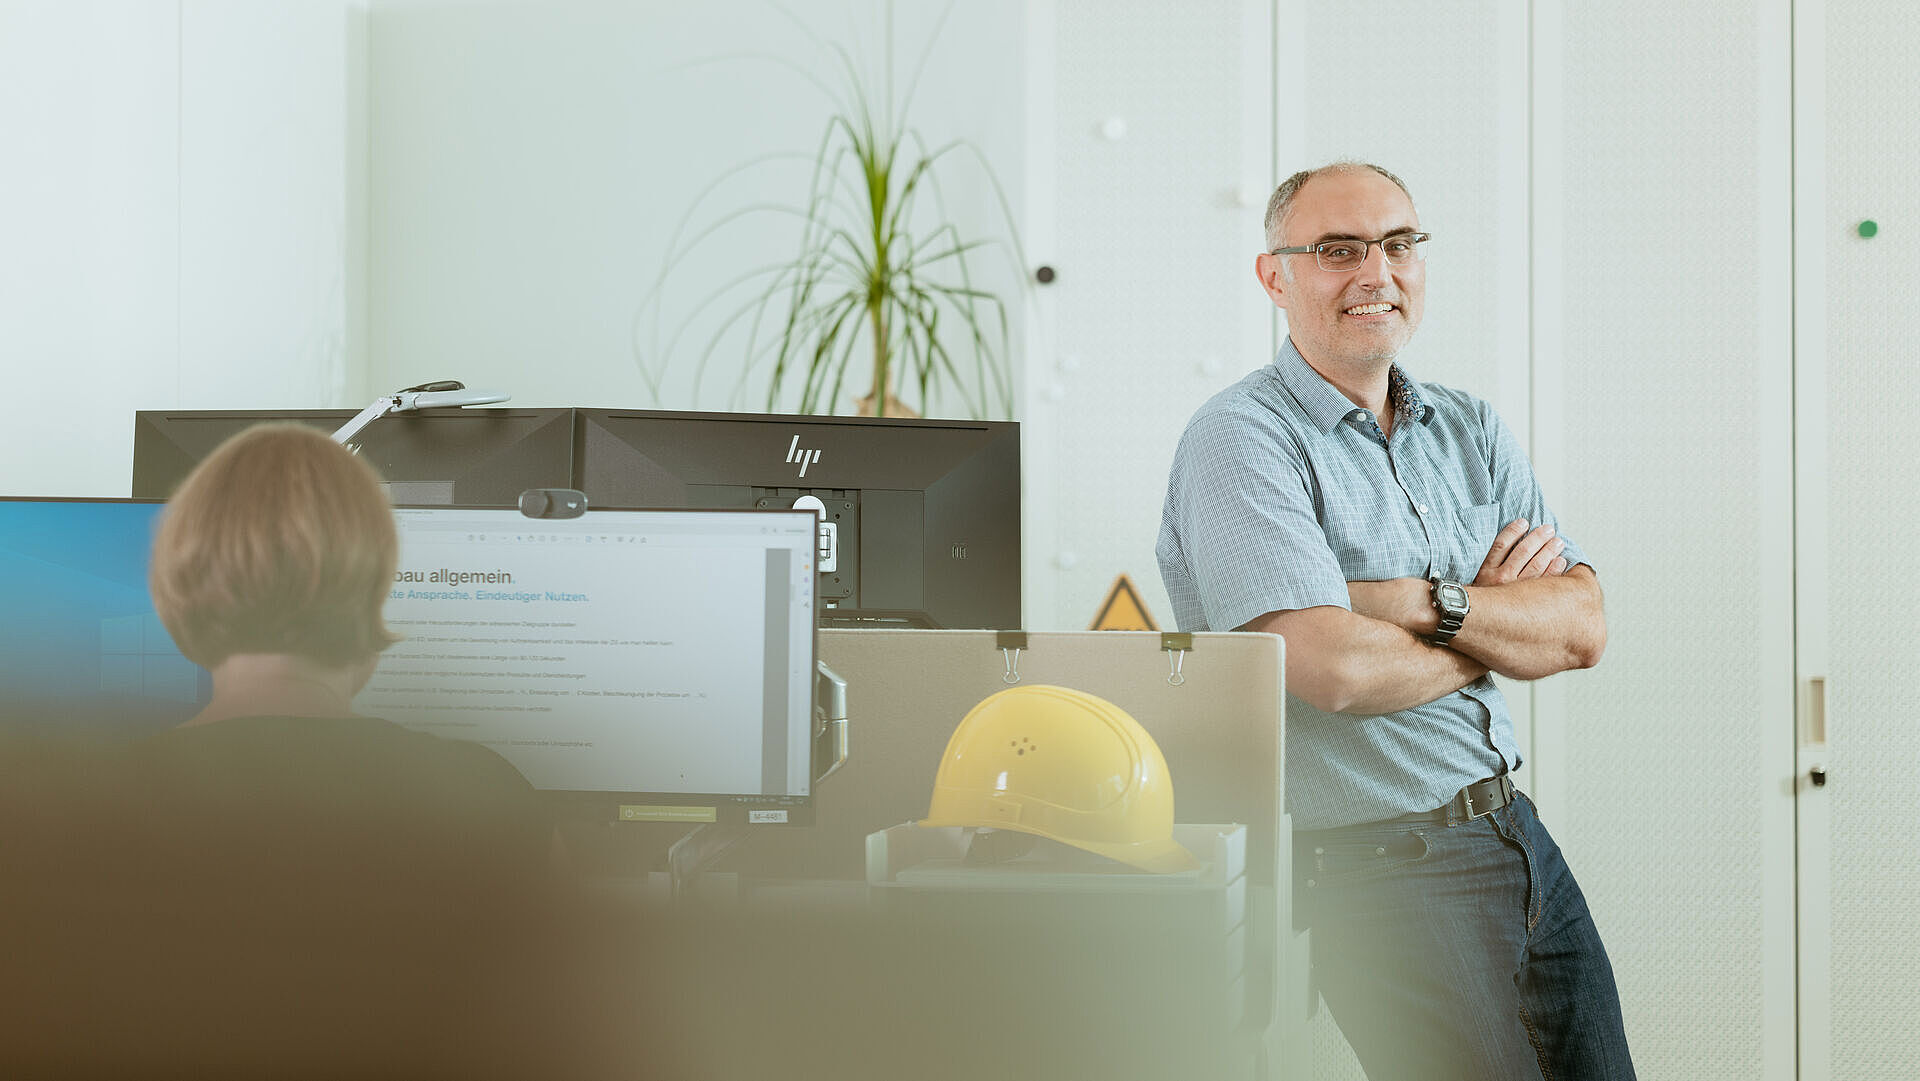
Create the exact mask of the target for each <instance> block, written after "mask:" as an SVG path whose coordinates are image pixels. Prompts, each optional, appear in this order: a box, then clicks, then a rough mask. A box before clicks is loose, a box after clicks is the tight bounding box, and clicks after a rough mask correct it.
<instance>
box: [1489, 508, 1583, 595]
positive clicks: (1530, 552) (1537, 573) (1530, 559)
mask: <svg viewBox="0 0 1920 1081" xmlns="http://www.w3.org/2000/svg"><path fill="white" fill-rule="evenodd" d="M1553 534H1554V530H1553V527H1552V526H1551V525H1542V526H1535V527H1534V528H1533V530H1532V531H1531V532H1529V531H1528V529H1527V520H1526V519H1525V518H1515V519H1514V520H1513V521H1511V522H1508V523H1507V525H1506V528H1504V529H1502V530H1501V531H1500V533H1499V535H1498V536H1496V537H1494V538H1493V547H1491V548H1489V549H1487V558H1485V559H1483V560H1481V561H1480V573H1479V574H1476V575H1474V576H1473V581H1471V582H1469V583H1467V584H1468V585H1475V586H1503V585H1506V584H1507V583H1508V582H1524V581H1526V580H1528V579H1530V578H1540V577H1543V576H1546V575H1549V574H1564V573H1566V570H1567V561H1566V560H1565V559H1564V558H1562V557H1561V555H1560V553H1561V551H1562V550H1563V549H1565V548H1566V546H1567V542H1566V541H1563V540H1561V539H1560V538H1559V537H1556V536H1554V535H1553Z"/></svg>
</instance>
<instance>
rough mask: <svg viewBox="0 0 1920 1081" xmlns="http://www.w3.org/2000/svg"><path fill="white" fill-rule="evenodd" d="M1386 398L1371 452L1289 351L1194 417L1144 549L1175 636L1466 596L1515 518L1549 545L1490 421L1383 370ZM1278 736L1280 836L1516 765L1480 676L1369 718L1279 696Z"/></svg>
mask: <svg viewBox="0 0 1920 1081" xmlns="http://www.w3.org/2000/svg"><path fill="white" fill-rule="evenodd" d="M1392 386H1393V390H1394V393H1393V394H1392V398H1393V400H1394V402H1395V405H1396V412H1395V417H1396V423H1395V424H1394V426H1393V436H1392V438H1391V439H1390V440H1389V441H1388V442H1387V443H1386V444H1385V445H1382V443H1381V442H1380V433H1379V428H1378V425H1377V423H1376V422H1375V420H1374V418H1373V417H1372V415H1371V414H1370V413H1368V412H1367V411H1366V410H1363V409H1360V408H1358V407H1356V406H1355V405H1354V404H1353V403H1352V402H1350V401H1348V400H1347V398H1346V396H1345V395H1343V394H1341V393H1340V392H1339V391H1338V390H1335V389H1334V388H1333V386H1332V385H1331V384H1329V383H1328V382H1327V381H1326V380H1324V379H1322V378H1321V377H1320V375H1319V373H1317V372H1315V371H1314V370H1313V369H1312V368H1311V367H1309V366H1308V365H1307V362H1306V361H1305V360H1302V359H1301V357H1300V354H1299V352H1298V351H1296V350H1295V349H1294V346H1293V342H1292V341H1288V342H1287V343H1286V344H1284V345H1283V346H1281V349H1280V355H1279V356H1278V357H1276V358H1275V359H1274V362H1273V363H1272V364H1270V365H1268V366H1267V367H1264V368H1261V369H1260V370H1258V371H1256V372H1253V373H1251V374H1250V375H1248V376H1247V377H1246V378H1245V379H1242V380H1241V381H1240V382H1238V383H1236V384H1234V385H1233V386H1231V387H1228V388H1227V389H1226V390H1223V391H1221V392H1220V393H1219V394H1216V395H1214V397H1213V398H1212V399H1211V400H1209V401H1208V402H1207V404H1205V405H1203V406H1201V407H1200V411H1199V412H1197V413H1195V414H1194V417H1193V420H1192V421H1191V422H1189V423H1188V425H1187V430H1186V433H1185V434H1184V435H1182V436H1181V438H1180V446H1179V449H1178V450H1177V451H1175V453H1174V458H1173V472H1172V475H1171V476H1170V477H1169V478H1168V481H1167V501H1166V507H1165V510H1164V511H1163V513H1162V517H1161V521H1160V541H1159V544H1158V546H1157V552H1158V555H1159V559H1160V575H1161V577H1162V578H1163V579H1164V580H1165V582H1166V586H1167V593H1168V594H1169V596H1170V597H1171V598H1172V600H1173V610H1174V616H1175V618H1176V619H1177V620H1178V621H1179V624H1180V629H1181V630H1185V631H1206V630H1222V631H1225V630H1232V629H1234V628H1236V627H1240V626H1243V625H1245V624H1246V623H1248V622H1250V621H1251V620H1254V619H1256V618H1258V617H1260V616H1262V615H1265V614H1266V613H1268V612H1278V611H1292V610H1295V609H1300V608H1312V607H1316V606H1319V605H1333V606H1335V607H1339V608H1350V607H1351V605H1350V603H1349V601H1348V598H1347V583H1348V582H1349V581H1375V580H1380V579H1387V578H1428V577H1432V576H1434V575H1443V576H1446V577H1450V578H1455V579H1458V580H1459V581H1462V582H1471V581H1472V580H1473V577H1474V575H1476V574H1477V573H1479V570H1480V563H1481V561H1482V560H1483V559H1485V558H1486V555H1487V549H1488V548H1489V547H1491V546H1492V544H1493V537H1494V534H1495V533H1498V532H1499V531H1500V527H1501V526H1503V525H1505V524H1506V523H1508V522H1510V521H1512V520H1513V519H1515V518H1525V519H1526V520H1527V521H1528V522H1529V523H1531V524H1532V525H1536V526H1537V525H1540V524H1542V523H1547V522H1553V523H1554V524H1555V527H1556V528H1558V522H1557V521H1556V520H1555V519H1554V517H1553V514H1552V512H1551V511H1549V510H1548V509H1547V506H1546V500H1545V499H1544V498H1543V497H1542V495H1541V493H1540V485H1539V482H1538V481H1537V480H1536V479H1535V478H1534V475H1533V466H1532V464H1531V463H1529V462H1528V461H1527V456H1526V453H1525V452H1524V451H1522V450H1521V449H1520V445H1519V443H1518V442H1517V441H1515V439H1514V438H1513V433H1512V432H1510V431H1508V430H1507V426H1506V424H1505V423H1503V422H1502V421H1501V420H1500V418H1499V416H1498V415H1497V414H1495V413H1494V411H1493V409H1492V407H1490V406H1489V405H1487V403H1485V402H1483V401H1481V400H1480V399H1478V398H1475V397H1473V396H1472V395H1470V394H1465V393H1462V392H1460V391H1457V390H1453V389H1451V388H1448V387H1442V386H1437V385H1435V384H1431V383H1426V384H1422V383H1416V382H1415V381H1414V380H1413V379H1412V377H1411V376H1408V375H1406V373H1405V372H1403V371H1402V370H1400V369H1399V368H1398V367H1397V366H1396V367H1395V368H1394V371H1393V375H1392ZM1562 538H1563V539H1565V537H1564V534H1562ZM1562 554H1563V555H1565V556H1566V559H1567V564H1568V565H1569V566H1572V565H1573V564H1575V563H1584V562H1586V558H1585V556H1584V555H1583V554H1582V553H1581V551H1580V549H1579V547H1578V546H1577V545H1575V544H1574V543H1573V541H1572V540H1567V545H1566V549H1565V551H1564V552H1563V553H1562ZM1468 619H1469V620H1471V619H1472V617H1471V616H1469V617H1468ZM1286 724H1287V746H1286V751H1287V758H1286V772H1287V791H1286V803H1287V809H1288V811H1289V812H1291V814H1292V815H1293V827H1294V828H1295V829H1326V828H1330V827H1333V826H1344V825H1351V824H1354V823H1358V822H1372V821H1376V820H1379V819H1383V818H1392V817H1395V816H1397V815H1402V814H1407V813H1409V812H1412V811H1426V810H1431V809H1433V808H1435V807H1438V806H1440V805H1441V804H1443V803H1445V802H1446V801H1447V800H1448V799H1450V798H1452V796H1453V795H1454V793H1456V792H1458V791H1459V790H1460V789H1461V788H1462V787H1464V786H1466V785H1468V784H1471V783H1473V782H1474V781H1478V780H1480V779H1481V778H1483V777H1489V776H1492V775H1494V774H1496V773H1499V772H1502V771H1503V770H1511V769H1515V768H1518V767H1519V765H1520V750H1519V745H1518V743H1517V741H1516V739H1515V737H1514V731H1513V719H1512V717H1511V716H1510V715H1509V714H1508V712H1507V703H1506V699H1505V698H1504V697H1502V696H1501V694H1500V689H1499V688H1498V687H1496V686H1494V683H1493V680H1491V679H1489V678H1487V677H1484V676H1483V677H1481V678H1480V679H1479V680H1477V681H1475V682H1474V683H1472V684H1469V685H1468V686H1466V687H1464V688H1462V689H1460V690H1458V691H1455V692H1454V693H1452V694H1449V695H1447V696H1445V697H1443V698H1440V699H1437V700H1435V701H1433V702H1429V703H1427V704H1426V705H1423V706H1417V707H1415V708H1413V709H1408V710H1402V711H1400V712H1398V713H1390V714H1387V715H1386V716H1384V717H1358V716H1353V715H1350V714H1332V713H1322V712H1320V711H1319V710H1316V709H1314V708H1313V707H1312V706H1309V705H1307V704H1306V703H1305V702H1302V701H1301V700H1299V699H1298V698H1295V697H1293V696H1291V695H1289V696H1288V697H1287V718H1286Z"/></svg>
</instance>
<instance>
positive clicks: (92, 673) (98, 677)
mask: <svg viewBox="0 0 1920 1081" xmlns="http://www.w3.org/2000/svg"><path fill="white" fill-rule="evenodd" d="M159 512H160V504H158V503H155V502H143V501H138V500H127V499H14V498H0V590H4V591H5V595H6V598H7V601H6V604H5V605H4V606H0V687H4V688H5V695H4V700H3V701H0V714H3V716H4V720H3V721H0V728H3V729H5V734H6V735H8V736H15V737H17V736H20V735H21V734H23V733H28V734H45V735H57V736H59V737H61V738H69V737H76V736H77V737H87V738H99V739H104V740H118V739H124V738H128V737H132V736H139V735H143V734H146V733H151V732H158V731H160V730H162V729H166V728H171V727H172V726H174V725H176V724H179V723H180V722H181V721H184V720H186V719H187V718H189V717H191V716H193V715H194V714H195V713H198V712H199V711H200V709H201V707H202V706H204V705H205V704H206V702H207V698H208V696H209V694H210V693H211V692H212V684H211V682H210V681H209V679H208V676H207V673H206V672H205V671H204V670H203V669H201V668H200V667H199V666H198V665H196V664H194V663H193V662H192V661H189V660H187V659H186V658H185V657H183V656H181V655H180V651H179V650H178V649H175V648H174V645H173V639H171V638H170V637H168V635H167V632H166V629H165V628H164V627H162V626H161V625H160V620H159V618H158V617H156V616H155V615H154V614H153V603H152V601H151V600H149V599H148V596H147V557H148V553H149V551H150V549H151V548H152V544H153V530H154V526H155V524H156V522H157V519H158V517H159Z"/></svg>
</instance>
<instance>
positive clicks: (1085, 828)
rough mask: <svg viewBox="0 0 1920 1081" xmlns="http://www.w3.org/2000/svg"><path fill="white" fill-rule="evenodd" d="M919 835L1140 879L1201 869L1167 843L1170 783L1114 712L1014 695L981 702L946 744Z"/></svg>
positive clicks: (1151, 749)
mask: <svg viewBox="0 0 1920 1081" xmlns="http://www.w3.org/2000/svg"><path fill="white" fill-rule="evenodd" d="M920 825H922V826H971V827H981V828H989V829H1006V830H1018V831H1019V832H1021V833H1030V834H1033V835H1035V836H1038V837H1045V838H1047V839H1048V840H1052V841H1059V842H1061V843H1063V844H1069V845H1072V846H1074V847H1075V848H1080V849H1085V850H1086V851H1088V852H1093V853H1095V854H1097V855H1101V856H1106V857H1109V858H1111V859H1116V860H1119V861H1120V862H1122V863H1126V864H1130V865H1132V866H1134V867H1138V868H1140V869H1141V870H1143V871H1155V872H1168V871H1192V870H1197V869H1199V867H1200V866H1201V864H1200V861H1199V860H1196V859H1194V858H1193V853H1191V852H1188V851H1187V850H1186V849H1185V848H1182V847H1181V846H1180V845H1178V844H1176V843H1174V840H1173V780H1172V778H1170V777H1169V776H1168V775H1167V760H1166V759H1165V758H1163V757H1161V755H1160V748H1159V747H1158V746H1157V745H1156V744H1155V743H1154V742H1153V737H1152V736H1149V735H1147V730H1146V729H1144V728H1141V727H1140V722H1138V721H1136V720H1134V719H1133V718H1132V717H1130V716H1128V715H1127V712H1126V711H1125V710H1123V709H1121V708H1120V707H1119V706H1116V705H1114V704H1113V703H1112V702H1109V701H1107V700H1106V699H1104V698H1096V697H1094V696H1093V695H1090V694H1087V693H1085V692H1083V691H1076V690H1071V689H1069V688H1066V687H1049V686H1046V685H1044V684H1034V685H1023V686H1019V687H1014V688H1011V689H1009V690H1004V691H1001V692H1000V693H998V694H995V695H991V696H989V697H987V698H986V699H984V700H982V701H981V702H980V704H979V705H977V706H975V707H973V709H972V710H971V711H969V712H968V713H967V715H966V716H965V717H964V718H962V719H961V721H960V726H959V727H958V728H956V729H954V732H953V738H952V739H951V740H948V741H947V752H946V754H945V755H944V756H943V757H942V758H941V759H940V771H939V773H938V774H936V775H935V777H934V780H933V801H932V805H931V806H930V807H929V808H928V810H927V817H926V818H923V819H921V820H920Z"/></svg>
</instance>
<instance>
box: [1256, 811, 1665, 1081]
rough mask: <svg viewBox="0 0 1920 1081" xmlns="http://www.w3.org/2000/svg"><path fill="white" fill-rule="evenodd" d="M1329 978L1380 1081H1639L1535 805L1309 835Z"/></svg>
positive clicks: (1311, 913)
mask: <svg viewBox="0 0 1920 1081" xmlns="http://www.w3.org/2000/svg"><path fill="white" fill-rule="evenodd" d="M1293 867H1294V911H1295V912H1296V913H1299V914H1300V917H1301V920H1302V922H1303V923H1305V924H1306V925H1308V926H1310V927H1312V929H1313V963H1314V977H1315V980H1316V982H1317V984H1318V985H1319V989H1320V994H1321V997H1322V998H1323V999H1324V1000H1325V1001H1326V1004H1327V1007H1328V1008H1329V1009H1331V1010H1332V1011H1333V1018H1334V1020H1335V1021H1337V1022H1339V1024H1340V1031H1341V1032H1342V1033H1343V1034H1345V1035H1346V1037H1347V1042H1348V1043H1349V1044H1352V1045H1353V1050H1354V1054H1355V1055H1357V1056H1358V1057H1359V1059H1360V1064H1361V1065H1362V1066H1363V1067H1365V1068H1366V1071H1367V1077H1368V1078H1370V1079H1371V1081H1399V1079H1408V1081H1443V1079H1452V1078H1459V1079H1462V1081H1520V1079H1527V1081H1532V1079H1544V1081H1631V1079H1632V1078H1633V1076H1634V1072H1633V1059H1632V1057H1631V1055H1630V1054H1629V1053H1628V1049H1627V1038H1626V1032H1625V1030H1624V1028H1623V1027H1622V1025H1621V1020H1620V996H1619V992H1618V991H1617V990H1616V989H1615V987H1614V982H1613V967H1612V965H1610V964H1609V963H1608V962H1607V951H1606V948H1605V947H1604V946H1602V945H1601V943H1600V935H1599V932H1598V931H1596V930H1595V929H1594V926H1593V917H1592V916H1591V915H1590V914H1589V913H1588V911H1587V902H1586V899H1585V898H1584V897H1583V896H1581V893H1580V887H1579V885H1578V884H1577V883H1575V882H1574V880H1573V873H1572V872H1571V871H1569V870H1568V869H1567V865H1566V861H1564V860H1563V859H1561V857H1560V847H1559V846H1558V845H1556V844H1554V842H1553V838H1552V837H1551V836H1549V835H1548V833H1547V828H1546V826H1544V825H1542V824H1541V822H1540V820H1539V818H1538V817H1536V815H1535V811H1534V806H1533V801H1531V800H1529V799H1527V798H1526V797H1525V796H1524V795H1517V794H1516V796H1515V798H1514V800H1513V802H1512V803H1509V804H1508V805H1507V806H1505V807H1502V808H1501V809H1499V810H1497V811H1495V812H1493V813H1492V814H1490V815H1487V816H1485V817H1483V818H1479V819H1475V820H1473V821H1469V822H1460V823H1458V824H1456V825H1451V826H1448V825H1441V824H1439V823H1434V822H1406V821H1394V822H1386V823H1376V824H1368V825H1360V826H1348V827H1345V828H1342V829H1334V830H1319V831H1315V832H1311V833H1307V832H1303V833H1296V834H1295V835H1294V864H1293Z"/></svg>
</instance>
